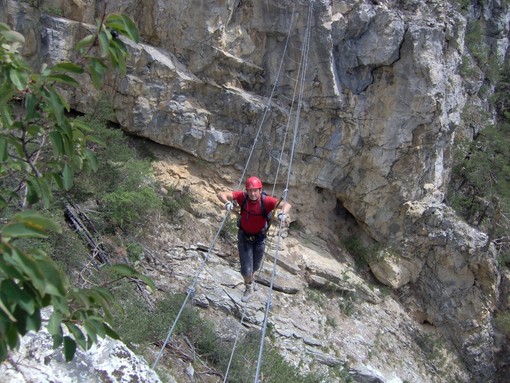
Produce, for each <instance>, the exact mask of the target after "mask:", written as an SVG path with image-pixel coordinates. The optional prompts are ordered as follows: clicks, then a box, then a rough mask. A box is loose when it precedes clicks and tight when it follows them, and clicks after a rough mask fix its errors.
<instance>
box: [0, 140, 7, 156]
mask: <svg viewBox="0 0 510 383" xmlns="http://www.w3.org/2000/svg"><path fill="white" fill-rule="evenodd" d="M8 154H9V152H8V142H7V140H6V139H5V138H3V137H0V161H5V160H7V158H9V155H8Z"/></svg>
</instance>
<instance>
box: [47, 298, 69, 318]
mask: <svg viewBox="0 0 510 383" xmlns="http://www.w3.org/2000/svg"><path fill="white" fill-rule="evenodd" d="M51 304H52V305H53V308H54V309H55V310H57V311H58V312H60V313H62V315H64V316H67V315H69V314H70V311H69V305H68V302H67V299H66V298H64V297H59V296H56V295H55V296H52V297H51Z"/></svg>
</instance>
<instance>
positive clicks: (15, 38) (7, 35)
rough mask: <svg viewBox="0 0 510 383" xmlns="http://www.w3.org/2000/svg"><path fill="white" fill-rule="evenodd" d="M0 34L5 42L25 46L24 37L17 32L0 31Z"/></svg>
mask: <svg viewBox="0 0 510 383" xmlns="http://www.w3.org/2000/svg"><path fill="white" fill-rule="evenodd" d="M4 25H5V24H4ZM0 34H1V35H2V37H3V38H4V39H6V40H7V41H10V42H18V43H21V44H25V37H24V36H23V35H22V34H21V33H19V32H16V31H11V30H2V31H0Z"/></svg>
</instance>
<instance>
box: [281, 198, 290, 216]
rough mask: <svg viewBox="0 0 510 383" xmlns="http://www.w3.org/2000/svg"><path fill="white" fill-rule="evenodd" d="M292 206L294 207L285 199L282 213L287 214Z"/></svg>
mask: <svg viewBox="0 0 510 383" xmlns="http://www.w3.org/2000/svg"><path fill="white" fill-rule="evenodd" d="M291 207H292V205H291V204H290V203H288V202H285V201H284V202H283V204H282V206H281V209H282V213H283V214H285V215H287V213H288V212H289V210H290V208H291Z"/></svg>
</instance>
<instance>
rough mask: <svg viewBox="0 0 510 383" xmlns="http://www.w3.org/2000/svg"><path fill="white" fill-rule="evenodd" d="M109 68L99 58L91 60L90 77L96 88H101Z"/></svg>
mask: <svg viewBox="0 0 510 383" xmlns="http://www.w3.org/2000/svg"><path fill="white" fill-rule="evenodd" d="M106 69H107V66H106V65H105V64H104V63H103V62H102V61H101V60H100V59H98V58H95V57H94V58H91V59H90V63H89V71H90V76H91V77H92V82H93V84H94V86H95V87H96V88H98V89H99V88H101V86H102V81H103V76H104V73H105V70H106Z"/></svg>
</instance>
